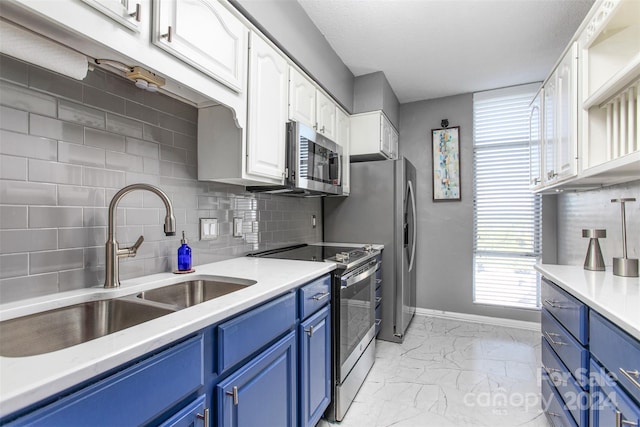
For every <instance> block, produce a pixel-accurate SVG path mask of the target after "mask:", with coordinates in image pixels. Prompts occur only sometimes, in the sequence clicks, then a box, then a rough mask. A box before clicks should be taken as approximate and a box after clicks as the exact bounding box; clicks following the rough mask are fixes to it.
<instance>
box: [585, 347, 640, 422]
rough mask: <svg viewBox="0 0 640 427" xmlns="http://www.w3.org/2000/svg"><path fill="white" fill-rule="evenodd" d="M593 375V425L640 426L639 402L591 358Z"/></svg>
mask: <svg viewBox="0 0 640 427" xmlns="http://www.w3.org/2000/svg"><path fill="white" fill-rule="evenodd" d="M591 377H592V386H591V426H592V427H632V426H640V407H639V406H638V404H637V403H636V402H634V401H633V399H631V398H630V397H629V396H628V395H627V393H626V392H625V391H624V390H623V389H622V388H621V387H620V386H619V385H618V384H617V383H616V382H615V381H614V380H613V379H612V378H611V374H610V373H608V372H606V371H605V369H604V368H602V367H601V366H600V365H599V364H598V363H597V362H596V361H595V360H594V359H591Z"/></svg>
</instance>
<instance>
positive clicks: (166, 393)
mask: <svg viewBox="0 0 640 427" xmlns="http://www.w3.org/2000/svg"><path fill="white" fill-rule="evenodd" d="M202 354H203V344H202V335H199V336H197V337H195V338H191V339H190V340H188V341H185V342H183V343H181V344H178V345H176V346H175V347H172V348H169V349H167V350H165V351H163V352H162V353H159V354H157V355H155V356H152V357H150V358H149V359H146V360H143V361H142V362H139V363H137V364H135V365H133V366H131V367H129V368H127V369H124V370H123V371H121V372H118V373H116V374H114V375H112V376H111V377H109V378H107V379H104V380H102V381H99V382H97V383H95V384H92V385H90V386H88V387H86V388H84V389H82V390H80V391H78V392H76V393H73V394H71V395H69V396H66V397H64V398H62V399H60V400H58V401H56V402H55V403H52V404H50V405H48V406H45V407H44V408H42V409H40V410H36V411H34V412H31V413H30V414H29V415H26V416H24V417H22V418H19V419H17V420H15V421H14V422H12V423H9V424H8V425H11V426H22V425H29V426H86V425H91V426H109V427H111V426H125V425H143V424H146V423H149V422H151V421H153V419H154V418H157V417H158V416H160V415H161V414H162V413H163V412H165V411H166V410H168V409H169V408H171V407H172V406H175V405H177V404H179V403H180V401H181V400H183V399H185V398H187V397H188V396H189V395H190V394H192V393H194V392H196V391H197V390H198V389H199V388H200V387H202V386H203V385H204V384H203V383H204V378H203V356H202Z"/></svg>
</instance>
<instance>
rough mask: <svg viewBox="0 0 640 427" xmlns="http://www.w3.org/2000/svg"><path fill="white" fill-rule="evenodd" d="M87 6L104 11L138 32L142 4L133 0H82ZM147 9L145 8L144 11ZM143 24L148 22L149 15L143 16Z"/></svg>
mask: <svg viewBox="0 0 640 427" xmlns="http://www.w3.org/2000/svg"><path fill="white" fill-rule="evenodd" d="M82 1H83V2H85V3H86V4H88V5H89V6H91V7H93V8H95V9H96V10H98V11H100V12H101V13H104V14H105V15H107V16H108V17H109V18H111V19H113V20H114V21H116V22H117V23H119V24H120V25H123V26H124V27H126V28H128V29H130V30H132V31H135V32H139V31H140V25H141V24H142V19H143V15H144V13H143V11H142V5H141V4H140V2H139V1H135V0H82ZM146 11H148V9H147V10H145V12H146ZM145 20H146V22H145V25H148V23H149V17H148V16H147V17H145Z"/></svg>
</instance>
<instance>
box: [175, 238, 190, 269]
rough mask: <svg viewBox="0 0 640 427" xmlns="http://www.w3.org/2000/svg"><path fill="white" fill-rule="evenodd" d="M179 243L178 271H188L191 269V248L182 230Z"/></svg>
mask: <svg viewBox="0 0 640 427" xmlns="http://www.w3.org/2000/svg"><path fill="white" fill-rule="evenodd" d="M180 243H181V245H180V247H179V248H178V271H189V270H191V248H190V247H189V245H187V239H186V238H185V237H184V230H183V231H182V240H180Z"/></svg>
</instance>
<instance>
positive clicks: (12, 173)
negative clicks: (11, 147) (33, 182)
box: [0, 154, 27, 181]
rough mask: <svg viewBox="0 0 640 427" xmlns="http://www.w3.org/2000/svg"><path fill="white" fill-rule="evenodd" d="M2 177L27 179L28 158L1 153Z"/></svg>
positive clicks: (0, 168)
mask: <svg viewBox="0 0 640 427" xmlns="http://www.w3.org/2000/svg"><path fill="white" fill-rule="evenodd" d="M0 179H11V180H17V181H26V180H27V159H25V158H24V157H15V156H5V155H4V154H0Z"/></svg>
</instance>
